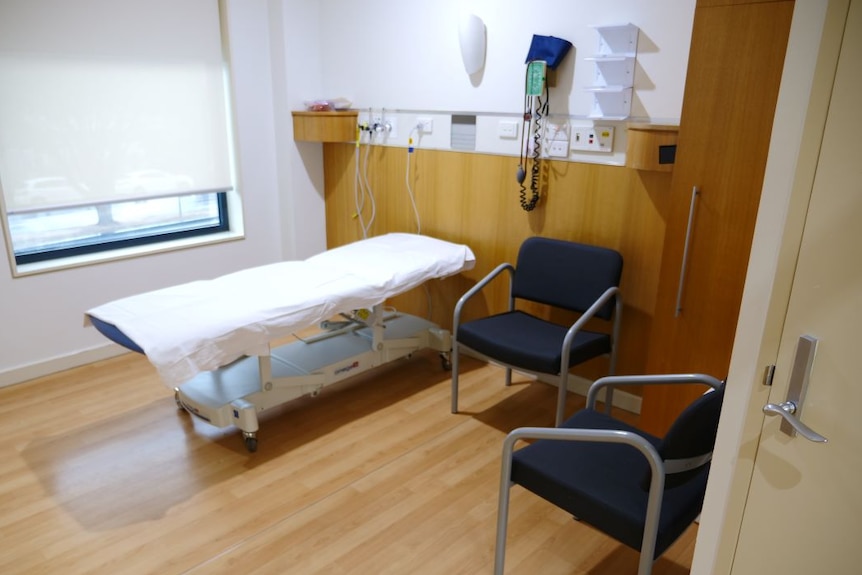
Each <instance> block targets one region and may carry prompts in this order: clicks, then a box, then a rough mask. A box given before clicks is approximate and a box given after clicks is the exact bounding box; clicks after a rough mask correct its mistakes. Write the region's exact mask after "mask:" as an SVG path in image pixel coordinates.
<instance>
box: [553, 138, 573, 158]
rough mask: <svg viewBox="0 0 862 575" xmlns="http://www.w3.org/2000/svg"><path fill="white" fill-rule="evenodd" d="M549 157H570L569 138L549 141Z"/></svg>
mask: <svg viewBox="0 0 862 575" xmlns="http://www.w3.org/2000/svg"><path fill="white" fill-rule="evenodd" d="M548 157H549V158H568V157H569V141H568V140H553V141H551V142H548Z"/></svg>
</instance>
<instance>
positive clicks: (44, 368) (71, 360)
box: [0, 343, 130, 387]
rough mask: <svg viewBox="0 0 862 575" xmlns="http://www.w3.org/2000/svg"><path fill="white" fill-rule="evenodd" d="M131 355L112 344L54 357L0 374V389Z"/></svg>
mask: <svg viewBox="0 0 862 575" xmlns="http://www.w3.org/2000/svg"><path fill="white" fill-rule="evenodd" d="M124 353H130V352H129V350H127V349H124V348H122V347H121V346H119V345H117V344H114V343H111V344H107V345H102V346H99V347H94V348H91V349H87V350H84V351H79V352H75V353H71V354H69V355H64V356H61V357H54V358H51V359H48V360H45V361H40V362H38V363H31V364H30V365H25V366H22V367H16V368H13V369H8V370H6V371H2V372H0V387H8V386H10V385H15V384H17V383H24V382H25V381H29V380H31V379H36V378H37V377H44V376H46V375H51V374H54V373H58V372H61V371H65V370H67V369H72V368H73V367H81V366H82V365H87V364H88V363H93V362H94V361H100V360H103V359H109V358H112V357H116V356H118V355H122V354H124Z"/></svg>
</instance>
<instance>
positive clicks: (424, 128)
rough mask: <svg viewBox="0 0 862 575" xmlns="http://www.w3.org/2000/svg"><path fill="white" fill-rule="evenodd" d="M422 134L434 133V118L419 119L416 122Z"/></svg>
mask: <svg viewBox="0 0 862 575" xmlns="http://www.w3.org/2000/svg"><path fill="white" fill-rule="evenodd" d="M416 125H417V126H418V128H419V133H420V134H430V133H431V132H433V131H434V120H433V119H432V118H419V119H418V120H417V122H416Z"/></svg>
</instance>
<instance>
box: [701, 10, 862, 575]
mask: <svg viewBox="0 0 862 575" xmlns="http://www.w3.org/2000/svg"><path fill="white" fill-rule="evenodd" d="M849 2H850V0H828V2H816V3H815V2H809V1H799V0H797V2H796V4H795V7H794V13H793V22H792V24H791V30H790V39H789V42H788V48H787V56H786V58H785V63H784V73H783V76H782V81H781V88H780V90H779V95H778V106H777V108H776V113H775V120H774V124H773V132H772V140H771V143H770V150H769V158H768V161H767V167H766V174H765V178H764V183H763V195H762V198H761V204H760V210H759V212H758V216H757V223H756V226H755V232H754V240H753V244H752V250H751V256H750V258H749V269H748V274H747V276H746V283H745V290H744V293H743V298H742V305H741V307H740V316H739V322H738V324H737V330H736V338H735V342H734V347H733V353H732V356H731V362H730V370H729V374H728V391H727V395H726V396H725V407H724V411H723V417H722V421H721V424H720V426H719V433H718V439H717V442H716V449H715V454H714V463H713V466H712V472H711V475H710V482H709V486H708V488H707V493H706V499H705V501H704V509H703V514H702V517H701V523H700V528H699V531H698V537H697V544H696V547H695V555H694V560H693V562H692V573H693V574H701V573H711V574H714V575H718V574H728V573H730V570H731V567H732V563H733V556H734V553H735V551H736V542H737V538H738V536H739V531H740V527H741V524H742V515H743V511H744V508H745V501H746V497H747V494H748V489H749V485H750V483H751V476H752V472H753V469H754V457H755V455H756V452H757V446H758V441H759V438H760V430H761V426H762V424H763V418H764V415H763V413H762V411H761V407H762V406H763V405H764V404H766V403H767V402H768V400H769V393H770V388H768V387H765V386H764V385H763V384H762V381H763V374H764V370H765V368H766V366H768V365H772V364H775V363H776V359H777V356H778V346H779V343H780V337H781V332H782V329H783V325H784V317H785V315H786V310H787V304H788V301H789V299H790V290H791V286H792V282H793V274H794V272H795V267H796V260H797V256H798V253H799V246H800V244H801V240H802V231H803V228H804V224H805V217H806V215H807V208H808V201H809V198H810V197H811V191H812V186H813V182H814V175H815V170H816V166H817V161H818V156H819V151H820V143H821V141H822V138H823V130H824V127H825V124H826V115H827V112H828V107H829V98H830V96H831V93H832V85H833V82H834V78H835V68H836V65H837V62H838V54H839V52H840V47H841V38H842V33H843V30H844V22H845V20H846V17H847V9H848V7H849ZM790 166H795V170H792V169H789V167H790ZM774 385H775V386H786V381H776V382H775V383H774Z"/></svg>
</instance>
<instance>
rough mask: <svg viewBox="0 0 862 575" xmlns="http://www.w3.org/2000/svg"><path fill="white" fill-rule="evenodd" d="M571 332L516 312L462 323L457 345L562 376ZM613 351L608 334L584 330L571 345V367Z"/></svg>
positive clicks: (563, 327)
mask: <svg viewBox="0 0 862 575" xmlns="http://www.w3.org/2000/svg"><path fill="white" fill-rule="evenodd" d="M568 329H569V327H568V326H561V325H559V324H556V323H553V322H550V321H546V320H544V319H541V318H538V317H536V316H533V315H531V314H528V313H526V312H523V311H520V310H515V311H510V312H505V313H501V314H497V315H493V316H490V317H484V318H481V319H476V320H473V321H468V322H465V323H463V324H461V325H460V326H458V342H460V343H461V344H463V345H465V346H467V347H468V348H470V349H473V350H475V351H477V352H479V353H481V354H483V355H485V356H488V357H492V358H494V359H497V360H499V361H502V362H505V363H507V364H509V365H511V366H514V367H518V368H521V369H525V370H529V371H534V372H539V373H552V374H557V375H559V374H560V362H561V361H562V348H563V340H564V339H565V337H566V332H567V331H568ZM528 334H529V335H528ZM610 351H611V338H610V336H609V335H607V334H603V333H595V332H589V331H583V330H581V331H580V332H578V333H577V334H576V335H575V341H574V343H573V344H572V349H571V352H570V355H569V367H571V366H573V365H576V364H579V363H582V362H584V361H586V360H588V359H592V358H594V357H598V356H600V355H604V354H606V353H610Z"/></svg>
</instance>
